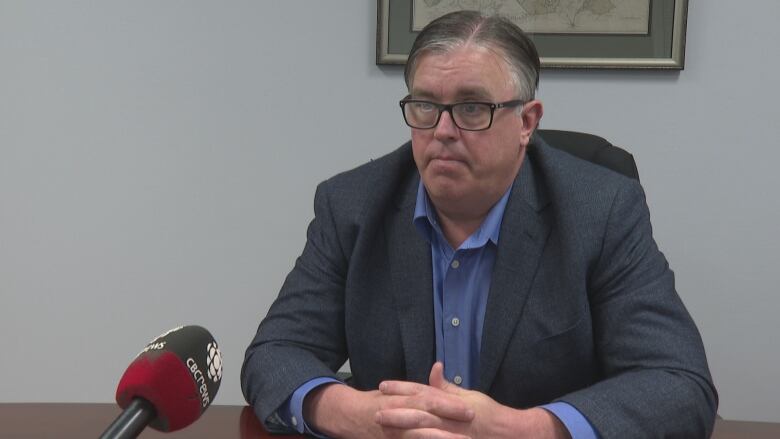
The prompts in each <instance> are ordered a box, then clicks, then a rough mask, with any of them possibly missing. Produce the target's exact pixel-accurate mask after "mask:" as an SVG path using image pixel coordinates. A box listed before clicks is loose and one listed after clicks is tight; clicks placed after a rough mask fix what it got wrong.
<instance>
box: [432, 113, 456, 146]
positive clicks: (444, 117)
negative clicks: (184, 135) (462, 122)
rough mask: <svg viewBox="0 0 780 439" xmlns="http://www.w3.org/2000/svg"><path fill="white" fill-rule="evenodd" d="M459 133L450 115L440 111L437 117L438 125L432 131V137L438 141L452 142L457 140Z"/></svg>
mask: <svg viewBox="0 0 780 439" xmlns="http://www.w3.org/2000/svg"><path fill="white" fill-rule="evenodd" d="M459 134H460V131H458V126H457V125H455V121H454V120H452V113H450V112H449V111H442V113H441V116H440V117H439V123H438V124H437V125H436V128H434V131H433V137H434V138H435V139H436V140H439V141H445V140H452V139H456V138H458V135H459Z"/></svg>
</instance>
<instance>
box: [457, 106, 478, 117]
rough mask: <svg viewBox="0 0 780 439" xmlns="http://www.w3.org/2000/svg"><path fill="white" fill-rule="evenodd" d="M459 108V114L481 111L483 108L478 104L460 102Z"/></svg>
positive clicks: (471, 113)
mask: <svg viewBox="0 0 780 439" xmlns="http://www.w3.org/2000/svg"><path fill="white" fill-rule="evenodd" d="M459 110H460V113H461V114H463V115H467V116H468V115H474V114H479V113H481V112H482V110H483V108H482V105H479V104H461V105H459Z"/></svg>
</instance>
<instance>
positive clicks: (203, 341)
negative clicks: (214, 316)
mask: <svg viewBox="0 0 780 439" xmlns="http://www.w3.org/2000/svg"><path fill="white" fill-rule="evenodd" d="M221 381H222V354H221V353H220V351H219V347H218V346H217V342H216V341H215V340H214V337H212V336H211V334H210V333H209V331H207V330H206V329H205V328H202V327H200V326H194V325H191V326H179V327H177V328H174V329H171V330H170V331H167V332H165V333H163V334H161V335H160V336H159V337H157V338H155V339H154V340H152V341H151V342H149V344H148V345H146V347H145V348H144V349H143V350H142V351H141V352H140V353H139V354H138V356H136V357H135V359H134V360H133V362H132V363H130V366H128V367H127V370H126V371H125V373H124V374H123V375H122V378H121V379H120V380H119V385H118V386H117V389H116V402H117V404H119V406H120V407H121V408H123V409H124V411H123V412H122V414H120V415H119V416H118V417H117V418H116V419H115V420H114V422H113V423H112V424H111V425H110V426H109V427H108V429H107V430H106V431H105V432H104V433H103V434H102V435H101V436H100V439H125V438H135V437H137V436H138V435H139V434H141V431H143V429H144V428H146V426H147V425H150V426H151V427H152V428H154V429H156V430H160V431H164V432H168V431H175V430H180V429H182V428H184V427H186V426H188V425H190V424H191V423H193V422H195V420H197V419H198V418H199V417H200V415H201V414H203V412H204V411H206V409H207V408H208V406H209V405H210V404H211V402H212V401H213V400H214V397H215V396H216V394H217V390H219V384H220V382H221Z"/></svg>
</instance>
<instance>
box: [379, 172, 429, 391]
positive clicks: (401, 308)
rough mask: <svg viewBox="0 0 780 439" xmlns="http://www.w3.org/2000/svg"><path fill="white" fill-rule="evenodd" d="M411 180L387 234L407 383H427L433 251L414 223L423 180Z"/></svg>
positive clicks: (387, 224)
mask: <svg viewBox="0 0 780 439" xmlns="http://www.w3.org/2000/svg"><path fill="white" fill-rule="evenodd" d="M409 180H410V182H409V183H408V186H407V187H406V188H404V190H403V192H402V194H401V196H400V198H399V200H398V209H397V210H396V211H395V212H394V214H393V215H390V216H389V217H388V219H387V222H386V227H385V230H386V233H387V242H388V246H389V253H390V254H389V255H388V260H389V261H390V271H391V276H392V279H393V290H394V293H393V294H394V299H395V305H396V306H395V309H396V312H397V313H398V320H399V322H400V325H401V343H402V345H403V350H404V356H405V360H406V373H407V379H408V380H410V381H416V382H422V383H427V382H428V375H429V373H430V369H431V366H432V365H433V362H434V359H435V356H436V349H435V345H434V344H435V340H434V323H433V292H432V289H433V272H432V266H431V247H430V245H429V244H428V243H427V242H426V241H425V240H424V239H423V238H422V237H421V236H420V234H419V233H418V232H417V230H416V229H415V227H414V224H413V223H412V217H413V216H414V206H415V200H416V193H417V185H418V184H419V176H418V177H417V178H412V179H409Z"/></svg>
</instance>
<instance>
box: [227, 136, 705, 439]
mask: <svg viewBox="0 0 780 439" xmlns="http://www.w3.org/2000/svg"><path fill="white" fill-rule="evenodd" d="M418 183H419V173H418V172H417V169H416V167H415V164H414V161H413V158H412V152H411V146H410V143H407V144H405V145H403V146H402V147H401V148H399V149H398V150H396V151H394V152H392V153H391V154H388V155H387V156H384V157H382V158H380V159H377V160H374V161H372V162H370V163H367V164H365V165H363V166H360V167H358V168H356V169H354V170H351V171H348V172H345V173H342V174H339V175H337V176H335V177H333V178H331V179H329V180H327V181H325V182H323V183H322V184H320V185H319V186H318V188H317V192H316V195H315V199H314V211H315V218H314V220H313V221H312V222H311V224H310V226H309V229H308V234H307V242H306V246H305V248H304V250H303V253H302V254H301V256H300V257H299V258H298V260H297V261H296V264H295V267H294V269H293V270H292V272H291V273H290V274H289V275H288V277H287V279H286V281H285V283H284V285H283V286H282V289H281V292H280V293H279V297H278V298H277V299H276V301H275V302H274V304H273V305H272V306H271V308H270V310H269V312H268V314H267V316H266V317H265V319H264V320H263V321H262V323H261V324H260V327H259V329H258V332H257V335H256V337H255V339H254V340H253V342H252V344H251V345H250V346H249V348H248V350H247V353H246V357H245V361H244V366H243V368H242V378H241V381H242V389H243V391H244V395H245V396H246V398H247V401H248V402H249V403H250V404H251V405H253V406H254V408H255V411H256V413H257V415H258V417H259V418H260V419H261V420H263V421H265V422H270V421H271V420H272V419H273V414H274V413H275V411H276V410H277V409H278V408H279V407H280V406H281V405H282V404H283V403H284V402H285V400H287V398H288V397H289V396H290V395H291V394H292V393H293V391H294V390H295V389H296V388H297V387H298V386H300V385H301V384H303V383H305V382H306V381H308V380H310V379H312V378H315V377H320V376H334V371H336V370H337V369H338V368H339V367H340V366H341V365H342V364H343V363H344V362H345V360H347V359H349V361H350V365H351V370H352V375H353V376H352V380H351V382H350V384H351V385H353V386H354V387H356V388H358V389H363V390H367V389H376V388H377V386H378V384H379V382H380V381H382V380H387V379H399V380H409V381H416V382H421V383H426V382H427V379H428V374H429V372H430V369H431V366H432V365H433V363H434V361H435V346H434V343H435V341H434V322H433V293H432V273H431V250H430V247H429V245H428V244H427V243H426V242H425V240H424V239H423V238H422V237H421V236H420V235H419V233H418V232H417V231H416V230H415V228H414V226H413V224H412V217H413V212H414V207H415V195H416V189H417V185H418ZM479 371H480V376H479V382H478V386H477V387H476V390H479V391H482V392H484V393H486V394H488V395H490V396H491V397H492V398H494V399H495V400H496V401H498V402H499V403H502V404H505V405H508V406H512V407H516V408H524V407H533V406H537V405H540V404H544V403H548V402H551V401H556V400H559V401H565V402H567V403H569V404H571V405H573V406H574V407H576V408H577V409H578V410H579V411H580V412H581V413H582V414H584V415H585V416H586V417H587V418H588V420H589V421H590V422H591V423H592V424H593V426H594V427H595V428H596V430H598V432H599V433H600V434H601V436H602V438H604V439H608V438H629V437H630V438H643V437H647V438H651V437H652V438H656V437H658V438H660V437H680V438H696V437H709V434H710V433H711V431H712V426H713V423H714V418H715V412H716V409H717V394H716V391H715V388H714V386H713V384H712V380H711V377H710V374H709V370H708V368H707V362H706V358H705V353H704V348H703V346H702V342H701V338H700V336H699V333H698V331H697V329H696V326H695V325H694V323H693V321H692V319H691V317H690V315H689V314H688V312H687V311H686V309H685V307H684V305H683V303H682V302H681V300H680V298H679V297H678V295H677V293H676V291H675V287H674V277H673V273H672V271H671V270H670V269H669V266H668V264H667V262H666V259H665V258H664V256H663V254H662V253H661V252H660V251H659V250H658V247H657V246H656V243H655V241H654V240H653V236H652V230H651V226H650V218H649V212H648V209H647V205H646V202H645V198H644V193H643V191H642V188H641V186H640V185H639V183H638V182H637V181H635V180H631V179H628V178H626V177H624V176H621V175H618V174H616V173H614V172H612V171H609V170H607V169H605V168H602V167H599V166H597V165H593V164H591V163H588V162H585V161H583V160H580V159H577V158H574V157H572V156H569V155H568V154H566V153H564V152H561V151H558V150H555V149H553V148H551V147H549V146H548V145H546V144H545V143H544V142H543V140H541V139H540V138H539V137H538V136H534V138H533V141H532V143H531V144H530V145H529V147H528V151H527V154H526V158H525V160H524V162H523V165H522V167H521V169H520V172H519V173H518V176H517V178H516V179H515V182H514V184H513V187H512V191H511V194H510V198H509V201H508V204H507V207H506V211H505V214H504V218H503V222H502V226H501V231H500V239H499V243H498V252H497V257H496V263H495V266H494V269H493V273H492V280H491V287H490V292H489V295H488V302H487V309H486V313H485V322H484V329H483V335H482V350H481V353H480V367H479ZM267 425H268V424H267Z"/></svg>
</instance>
